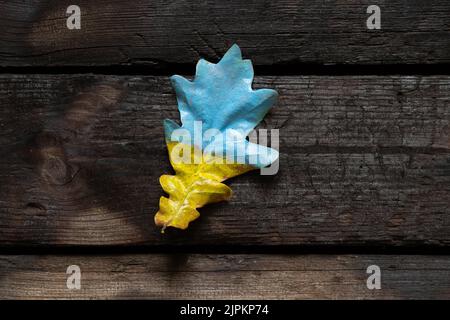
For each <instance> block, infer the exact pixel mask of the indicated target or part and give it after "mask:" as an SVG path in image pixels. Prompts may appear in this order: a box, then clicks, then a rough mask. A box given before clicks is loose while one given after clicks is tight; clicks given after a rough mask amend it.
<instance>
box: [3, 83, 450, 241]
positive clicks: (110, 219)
mask: <svg viewBox="0 0 450 320" xmlns="http://www.w3.org/2000/svg"><path fill="white" fill-rule="evenodd" d="M260 86H264V87H273V88H275V89H277V90H278V91H279V93H280V101H279V103H278V105H277V106H276V107H275V109H274V110H273V111H271V114H270V115H269V116H268V117H267V118H266V120H265V125H266V126H267V127H268V128H279V129H280V148H281V154H282V156H281V162H280V171H279V173H278V174H277V175H276V176H269V177H268V176H265V177H262V176H259V175H258V174H257V173H249V174H247V175H244V176H240V177H237V178H235V179H233V180H232V181H231V186H232V188H233V190H234V196H233V199H232V201H231V202H229V203H221V204H217V205H213V206H209V207H207V208H203V209H202V210H201V212H202V217H201V218H200V219H199V220H197V221H196V222H194V223H193V224H192V226H191V227H190V229H189V230H188V231H185V232H178V231H175V230H168V232H167V233H166V234H165V235H161V234H160V233H159V230H158V229H157V228H156V227H155V226H154V224H153V215H154V213H155V212H156V210H157V206H158V199H159V197H160V196H161V195H163V191H162V190H161V188H160V186H159V184H158V178H159V176H160V175H161V174H163V173H168V172H170V168H169V164H168V159H167V155H166V149H165V146H164V142H163V140H164V139H163V129H162V120H163V119H164V118H171V119H178V111H177V109H176V100H175V97H174V95H173V93H172V90H171V88H170V85H169V81H168V79H167V78H166V77H125V76H94V75H67V76H59V75H40V76H38V75H2V76H0V106H1V108H0V128H1V131H0V153H1V158H0V245H2V246H15V245H18V244H22V245H60V246H67V245H136V244H141V245H148V246H157V245H161V244H171V245H197V244H203V245H259V244H263V245H340V244H345V245H399V246H400V245H434V246H448V245H449V244H450V218H449V217H450V215H449V214H450V211H449V210H450V129H449V128H450V126H449V124H450V108H449V102H450V90H449V89H450V77H448V76H431V77H401V76H392V77H385V76H383V77H377V76H340V77H328V76H327V77H319V76H308V77H262V78H257V79H256V87H260Z"/></svg>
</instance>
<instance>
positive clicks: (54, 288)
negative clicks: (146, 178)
mask: <svg viewBox="0 0 450 320" xmlns="http://www.w3.org/2000/svg"><path fill="white" fill-rule="evenodd" d="M74 264H75V265H78V266H79V267H80V269H81V289H80V290H68V289H67V287H66V280H67V277H68V276H67V275H66V269H67V267H68V266H69V265H74ZM374 264H375V265H377V266H379V267H380V269H381V289H380V290H369V289H367V286H366V281H367V278H368V276H369V275H368V274H367V273H366V270H367V267H368V266H370V265H374ZM449 288H450V258H449V257H448V256H383V255H374V256H371V255H361V256H357V255H306V256H302V255H300V256H299V255H243V254H238V255H220V254H212V255H198V254H188V255H113V256H110V255H101V256H82V255H76V256H68V255H64V256H59V255H57V256H0V299H13V298H17V299H72V298H76V299H92V298H96V299H99V298H101V299H120V298H122V299H124V298H125V299H142V298H148V299H449V298H450V289H449Z"/></svg>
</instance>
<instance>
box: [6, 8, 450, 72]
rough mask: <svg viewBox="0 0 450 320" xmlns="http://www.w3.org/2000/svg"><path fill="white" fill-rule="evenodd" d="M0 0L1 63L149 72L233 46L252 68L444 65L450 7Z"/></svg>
mask: <svg viewBox="0 0 450 320" xmlns="http://www.w3.org/2000/svg"><path fill="white" fill-rule="evenodd" d="M72 4H73V1H68V0H60V1H46V0H38V1H17V0H14V1H11V0H8V1H6V0H2V1H0V16H1V17H2V19H1V20H0V30H1V31H0V48H1V49H0V65H1V66H29V65H34V66H61V65H77V66H79V65H89V66H91V65H130V64H131V65H142V64H146V65H151V66H154V67H164V66H166V65H167V64H172V63H175V64H192V63H195V62H196V61H197V60H198V59H199V57H206V58H208V59H210V60H212V61H215V60H217V59H218V58H219V57H221V56H222V55H223V54H224V52H225V51H226V49H227V48H228V47H229V46H230V45H231V44H233V43H238V44H239V45H240V46H241V47H242V48H243V50H244V53H245V55H246V56H248V57H251V59H252V60H253V62H254V63H255V64H256V65H283V64H289V65H294V64H300V63H301V64H303V63H314V64H399V63H423V64H437V63H450V55H449V52H450V29H449V26H448V21H449V17H450V3H449V2H448V1H447V0H434V1H422V0H392V1H382V2H378V5H379V6H380V7H381V10H382V14H381V19H382V20H381V23H382V29H381V30H367V27H366V19H367V18H368V16H369V15H368V14H367V13H366V9H367V7H368V6H369V5H372V4H374V3H373V2H371V1H368V0H359V1H298V0H280V1H272V2H267V1H239V0H233V1H187V0H179V1H170V2H168V1H166V0H155V1H144V0H136V1H133V5H130V3H129V2H126V1H121V0H97V1H89V0H79V1H77V2H76V4H77V5H79V6H80V8H81V13H82V20H81V30H69V29H67V27H66V19H67V17H66V9H67V7H68V6H69V5H72Z"/></svg>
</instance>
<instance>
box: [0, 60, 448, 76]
mask: <svg viewBox="0 0 450 320" xmlns="http://www.w3.org/2000/svg"><path fill="white" fill-rule="evenodd" d="M211 62H214V63H216V62H217V61H211ZM254 70H255V75H258V76H302V75H305V76H308V75H324V76H327V75H329V76H339V75H348V76H352V75H355V76H356V75H380V76H382V75H386V76H389V75H405V76H408V75H411V76H414V75H417V76H426V75H450V64H447V63H444V64H386V65H380V64H377V65H357V64H311V63H305V64H294V65H290V64H275V65H270V66H269V65H256V66H254ZM194 73H195V64H188V63H170V64H167V63H164V62H161V63H160V64H156V65H145V64H143V65H110V66H69V65H67V66H28V67H19V66H14V67H12V66H11V67H1V66H0V74H43V75H44V74H61V75H62V74H98V75H124V76H126V75H143V76H145V75H149V76H152V75H154V76H171V75H173V74H185V75H193V74H194Z"/></svg>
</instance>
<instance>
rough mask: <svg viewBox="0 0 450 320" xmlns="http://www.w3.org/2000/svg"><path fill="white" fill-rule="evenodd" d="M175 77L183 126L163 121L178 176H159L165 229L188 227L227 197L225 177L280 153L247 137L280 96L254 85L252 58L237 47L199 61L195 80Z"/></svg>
mask: <svg viewBox="0 0 450 320" xmlns="http://www.w3.org/2000/svg"><path fill="white" fill-rule="evenodd" d="M171 81H172V85H173V87H174V89H175V92H176V95H177V102H178V109H179V111H180V117H181V123H182V125H181V126H179V125H178V124H176V123H175V122H173V121H171V120H167V119H166V120H165V121H164V130H165V136H166V144H167V148H168V151H169V158H170V162H171V165H172V167H173V168H174V170H175V175H163V176H161V178H160V183H161V186H162V187H163V189H164V191H165V192H167V193H168V194H169V198H166V197H161V199H160V203H159V206H160V208H159V211H158V212H157V213H156V215H155V223H156V225H158V226H160V227H162V228H163V231H164V229H165V228H166V227H169V226H170V227H176V228H180V229H186V228H187V227H188V225H189V223H190V222H191V221H193V220H195V219H196V218H198V217H199V215H200V214H199V212H198V211H197V209H198V208H200V207H203V206H204V205H206V204H208V203H213V202H219V201H224V200H228V199H229V198H230V197H231V194H232V192H231V189H230V188H229V187H228V186H226V185H225V184H223V183H222V182H223V181H224V180H226V179H229V178H232V177H234V176H237V175H240V174H243V173H245V172H247V171H250V170H254V169H259V168H263V167H266V166H268V165H270V164H272V163H273V162H274V161H275V160H277V159H278V151H276V150H274V149H272V148H268V147H265V146H263V145H259V144H256V143H252V142H249V141H248V140H247V136H248V134H249V133H250V132H251V131H252V130H253V129H254V128H255V127H256V126H257V125H258V123H259V122H261V120H262V119H263V118H264V116H265V115H266V113H267V112H268V111H269V109H270V108H271V107H272V106H273V104H274V103H275V102H276V99H277V96H278V95H277V92H276V91H274V90H271V89H259V90H253V89H252V82H253V67H252V64H251V61H250V60H243V59H242V55H241V51H240V49H239V47H238V46H237V45H234V46H232V47H231V48H230V49H229V50H228V52H227V53H226V54H225V55H224V56H223V58H222V59H221V60H220V61H219V62H218V63H217V64H213V63H210V62H207V61H206V60H203V59H202V60H200V61H199V62H198V64H197V68H196V75H195V79H194V80H193V81H189V80H187V79H185V78H183V77H181V76H178V75H175V76H172V77H171ZM199 136H200V137H201V139H196V137H199ZM183 157H184V158H183ZM180 158H183V159H184V160H183V161H180V160H179V159H180ZM186 160H187V161H186Z"/></svg>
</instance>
